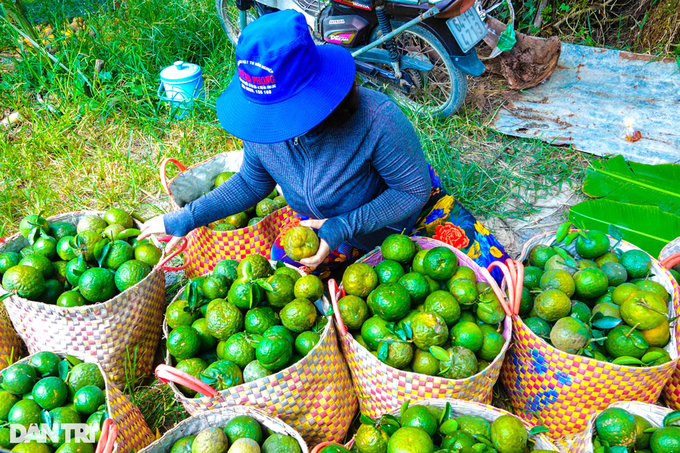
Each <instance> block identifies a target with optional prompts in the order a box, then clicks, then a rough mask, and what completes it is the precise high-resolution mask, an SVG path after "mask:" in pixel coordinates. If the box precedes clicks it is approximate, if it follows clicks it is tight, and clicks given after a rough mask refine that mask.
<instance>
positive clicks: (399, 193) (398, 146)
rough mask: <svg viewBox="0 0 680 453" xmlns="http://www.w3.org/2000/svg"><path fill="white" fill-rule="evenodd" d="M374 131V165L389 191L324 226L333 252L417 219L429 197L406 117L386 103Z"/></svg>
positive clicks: (421, 158) (421, 157)
mask: <svg viewBox="0 0 680 453" xmlns="http://www.w3.org/2000/svg"><path fill="white" fill-rule="evenodd" d="M373 128H378V130H379V131H380V132H379V134H380V137H379V140H378V143H377V145H376V147H375V149H374V152H373V156H372V162H371V163H372V165H373V166H374V168H375V169H376V170H377V171H378V173H379V174H380V176H382V178H383V179H384V180H385V183H386V184H387V187H388V189H387V190H385V191H384V192H383V193H381V194H380V195H379V196H378V197H376V198H375V199H373V200H371V201H370V202H369V203H367V204H365V205H364V206H361V207H360V208H358V209H355V210H354V211H350V212H347V213H345V214H342V215H339V216H337V217H332V218H330V219H328V220H327V221H326V222H325V223H324V224H323V226H322V227H321V229H320V230H319V237H320V238H322V239H324V240H325V241H326V242H327V243H328V245H329V247H330V248H331V250H335V249H336V248H337V247H338V246H339V245H340V244H341V243H342V242H344V241H346V240H348V239H350V238H352V237H354V236H356V235H360V234H366V233H370V232H373V231H376V230H379V229H381V228H384V227H386V226H388V225H392V224H394V223H398V222H400V221H402V220H404V219H408V218H411V217H413V216H415V215H417V214H418V213H420V211H421V210H422V209H423V207H424V206H425V204H426V203H427V200H428V199H429V197H430V190H431V187H432V183H431V181H430V173H429V169H428V164H427V161H426V160H425V156H424V155H423V150H422V148H421V146H420V141H419V140H418V136H417V135H416V132H415V130H414V129H413V126H412V125H411V123H410V121H409V120H408V118H407V117H406V115H404V113H403V112H402V111H401V110H400V109H399V107H398V106H397V105H396V104H395V103H394V102H386V103H385V104H383V105H382V106H381V108H380V109H379V110H378V111H377V112H376V119H375V120H374V121H373Z"/></svg>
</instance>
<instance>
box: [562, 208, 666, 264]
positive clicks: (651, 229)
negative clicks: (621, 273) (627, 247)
mask: <svg viewBox="0 0 680 453" xmlns="http://www.w3.org/2000/svg"><path fill="white" fill-rule="evenodd" d="M569 218H570V219H572V220H573V219H580V220H582V221H583V223H584V225H585V226H586V228H588V229H593V230H600V231H606V230H608V229H609V225H614V226H616V227H617V228H618V229H619V230H621V232H622V233H623V239H624V240H626V241H628V242H631V243H633V244H635V245H637V246H638V247H640V248H641V249H643V250H644V251H646V252H647V253H649V254H651V255H652V256H659V252H661V249H662V248H663V247H664V246H666V244H668V243H669V242H670V241H672V240H673V239H675V238H676V237H678V236H680V216H677V215H675V214H672V213H670V212H665V211H663V210H661V209H659V207H657V206H643V205H635V204H629V203H620V202H617V201H611V200H606V199H598V200H586V201H584V202H582V203H579V204H577V205H576V206H573V207H572V208H571V209H570V210H569Z"/></svg>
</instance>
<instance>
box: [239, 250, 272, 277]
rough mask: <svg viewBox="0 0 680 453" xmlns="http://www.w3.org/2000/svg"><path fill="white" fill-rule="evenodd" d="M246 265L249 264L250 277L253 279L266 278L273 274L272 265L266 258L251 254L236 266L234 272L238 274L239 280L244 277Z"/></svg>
mask: <svg viewBox="0 0 680 453" xmlns="http://www.w3.org/2000/svg"><path fill="white" fill-rule="evenodd" d="M246 263H250V267H251V273H252V275H251V277H252V278H253V279H258V278H267V277H269V276H271V275H273V274H274V269H272V265H271V264H270V263H269V260H268V259H267V258H265V257H264V256H262V255H259V254H253V255H248V256H246V257H245V258H243V259H242V260H241V262H240V263H239V264H238V267H237V268H236V272H237V273H238V277H239V278H243V277H244V275H245V274H244V272H245V271H244V266H245V265H246Z"/></svg>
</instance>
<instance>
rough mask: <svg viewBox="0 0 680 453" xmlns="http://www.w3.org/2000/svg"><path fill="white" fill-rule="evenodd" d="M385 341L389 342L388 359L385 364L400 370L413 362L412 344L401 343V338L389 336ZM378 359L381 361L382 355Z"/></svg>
mask: <svg viewBox="0 0 680 453" xmlns="http://www.w3.org/2000/svg"><path fill="white" fill-rule="evenodd" d="M385 340H387V341H389V343H388V345H387V357H386V358H385V360H384V362H385V364H386V365H388V366H391V367H393V368H397V369H399V370H403V369H405V368H406V367H408V366H409V365H410V364H411V362H412V361H413V346H411V343H407V342H403V341H399V337H397V336H395V335H389V336H387V337H385ZM378 359H380V354H378Z"/></svg>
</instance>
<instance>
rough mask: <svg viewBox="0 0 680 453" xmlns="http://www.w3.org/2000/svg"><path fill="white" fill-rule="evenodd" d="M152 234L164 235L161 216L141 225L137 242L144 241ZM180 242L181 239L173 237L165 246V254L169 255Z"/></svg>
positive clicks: (163, 223)
mask: <svg viewBox="0 0 680 453" xmlns="http://www.w3.org/2000/svg"><path fill="white" fill-rule="evenodd" d="M152 234H165V222H163V216H162V215H159V216H158V217H154V218H153V219H151V220H147V221H146V222H144V224H143V225H142V232H141V233H139V236H137V239H138V240H140V241H141V240H142V239H146V238H148V237H149V236H151V235H152ZM181 241H182V237H177V236H173V237H172V238H170V240H169V241H168V244H167V245H166V246H165V253H166V254H169V253H170V252H172V250H173V249H174V248H175V247H176V246H177V244H179V243H180V242H181Z"/></svg>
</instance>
